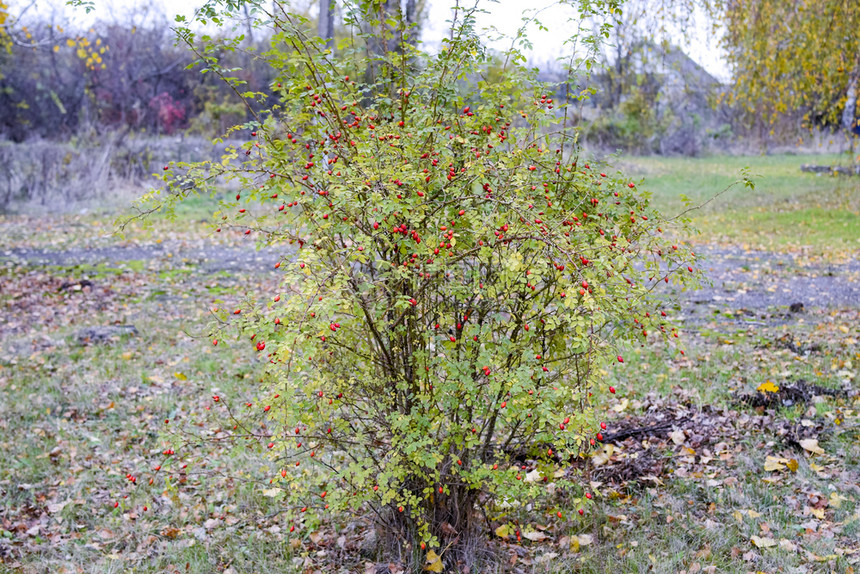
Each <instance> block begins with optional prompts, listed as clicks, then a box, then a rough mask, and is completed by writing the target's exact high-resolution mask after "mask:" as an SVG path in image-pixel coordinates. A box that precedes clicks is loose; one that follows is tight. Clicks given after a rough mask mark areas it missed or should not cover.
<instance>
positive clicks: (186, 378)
mask: <svg viewBox="0 0 860 574" xmlns="http://www.w3.org/2000/svg"><path fill="white" fill-rule="evenodd" d="M173 376H174V377H176V378H177V379H179V380H180V381H187V380H188V377H186V376H185V374H184V373H180V372H176V373H173Z"/></svg>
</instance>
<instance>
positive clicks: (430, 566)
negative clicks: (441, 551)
mask: <svg viewBox="0 0 860 574" xmlns="http://www.w3.org/2000/svg"><path fill="white" fill-rule="evenodd" d="M442 569H443V566H442V557H441V556H439V555H438V554H436V553H435V552H433V551H432V550H430V551H428V552H427V558H426V559H425V561H424V570H425V571H426V572H442Z"/></svg>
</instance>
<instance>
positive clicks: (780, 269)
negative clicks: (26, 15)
mask: <svg viewBox="0 0 860 574" xmlns="http://www.w3.org/2000/svg"><path fill="white" fill-rule="evenodd" d="M290 251H291V248H290V247H284V248H283V249H282V250H281V249H275V248H264V249H262V250H259V251H252V250H249V249H248V248H238V247H226V246H222V245H214V244H202V245H198V246H195V247H189V246H188V245H187V244H183V243H180V242H177V243H169V242H165V243H161V244H157V245H139V246H129V247H120V246H117V247H105V248H81V249H68V250H47V249H30V248H18V249H9V250H4V251H0V265H3V264H6V265H9V264H11V265H20V264H27V265H56V266H75V265H82V264H89V265H98V264H105V265H109V266H119V265H121V264H122V263H124V262H128V261H146V262H153V261H157V262H159V263H161V264H163V265H165V266H166V267H199V268H201V269H202V270H203V272H208V273H217V272H219V271H231V272H247V273H257V272H265V271H267V270H270V269H272V266H273V265H274V264H275V263H276V262H277V261H278V260H279V259H280V258H281V256H282V255H284V254H285V253H290ZM699 253H700V254H701V255H704V256H705V257H706V260H705V262H704V264H703V265H704V268H705V269H706V271H707V276H708V278H709V279H710V281H711V283H712V285H710V286H705V287H704V288H702V289H700V290H698V291H695V292H691V293H687V294H685V295H684V299H685V300H686V301H688V302H690V303H693V304H697V305H709V306H716V307H723V308H731V309H749V310H763V309H768V308H772V307H789V306H791V305H793V304H798V303H799V304H802V305H803V307H804V308H807V309H809V308H816V307H853V306H857V305H860V261H858V260H853V261H848V262H845V263H823V262H810V261H807V260H806V259H804V257H803V256H802V255H798V254H791V253H774V252H767V251H747V250H744V249H741V248H727V247H716V246H706V247H704V248H701V249H699Z"/></svg>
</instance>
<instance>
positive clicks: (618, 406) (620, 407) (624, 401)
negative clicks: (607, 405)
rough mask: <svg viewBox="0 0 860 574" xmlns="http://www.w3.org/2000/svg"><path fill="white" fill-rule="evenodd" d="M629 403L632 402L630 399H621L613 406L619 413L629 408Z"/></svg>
mask: <svg viewBox="0 0 860 574" xmlns="http://www.w3.org/2000/svg"><path fill="white" fill-rule="evenodd" d="M629 404H630V401H629V400H627V399H621V400H620V401H619V402H618V403H616V404H615V405H614V406H613V407H612V410H613V411H615V412H617V413H623V412H624V411H625V410H627V405H629Z"/></svg>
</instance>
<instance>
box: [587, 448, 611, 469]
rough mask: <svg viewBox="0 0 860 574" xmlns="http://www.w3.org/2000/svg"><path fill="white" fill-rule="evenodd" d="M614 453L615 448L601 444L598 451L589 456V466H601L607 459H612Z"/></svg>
mask: <svg viewBox="0 0 860 574" xmlns="http://www.w3.org/2000/svg"><path fill="white" fill-rule="evenodd" d="M614 452H615V446H613V445H611V444H603V445H601V446H600V450H597V451H596V452H595V453H594V454H593V455H591V464H593V465H594V466H603V465H604V464H606V463H607V462H609V459H610V458H611V457H612V455H613V453H614Z"/></svg>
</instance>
